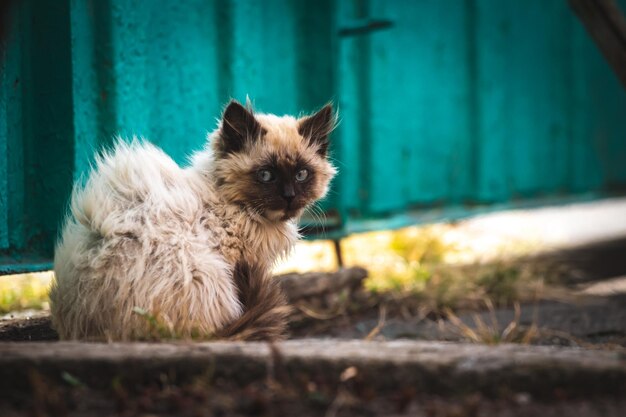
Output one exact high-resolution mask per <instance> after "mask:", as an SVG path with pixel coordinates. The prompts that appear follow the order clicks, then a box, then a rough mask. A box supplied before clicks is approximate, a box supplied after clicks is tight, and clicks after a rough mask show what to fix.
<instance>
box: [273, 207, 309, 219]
mask: <svg viewBox="0 0 626 417" xmlns="http://www.w3.org/2000/svg"><path fill="white" fill-rule="evenodd" d="M303 210H304V209H303V208H285V209H280V210H267V211H266V212H265V217H267V218H268V219H269V220H271V221H275V222H278V221H280V222H285V221H287V220H291V219H295V218H297V217H300V216H301V215H302V211H303Z"/></svg>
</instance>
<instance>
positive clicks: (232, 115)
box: [220, 100, 263, 153]
mask: <svg viewBox="0 0 626 417" xmlns="http://www.w3.org/2000/svg"><path fill="white" fill-rule="evenodd" d="M262 132H263V128H262V127H261V125H260V124H259V122H258V121H257V120H256V118H255V117H254V114H252V110H251V109H247V108H245V107H244V106H242V105H241V104H240V103H239V102H238V101H236V100H231V102H230V103H228V106H226V110H224V115H223V116H222V129H221V135H220V136H221V143H220V148H221V150H222V151H223V152H224V153H233V152H239V151H241V150H242V149H243V148H244V146H245V144H246V142H247V141H255V140H257V139H258V137H259V136H260V135H261V134H262Z"/></svg>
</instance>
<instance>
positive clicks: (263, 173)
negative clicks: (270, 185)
mask: <svg viewBox="0 0 626 417" xmlns="http://www.w3.org/2000/svg"><path fill="white" fill-rule="evenodd" d="M256 177H257V179H258V180H259V181H261V182H272V181H274V173H273V172H272V171H270V170H269V169H260V170H258V171H257V173H256Z"/></svg>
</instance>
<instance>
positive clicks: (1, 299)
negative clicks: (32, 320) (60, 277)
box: [0, 271, 53, 315]
mask: <svg viewBox="0 0 626 417" xmlns="http://www.w3.org/2000/svg"><path fill="white" fill-rule="evenodd" d="M52 278H53V273H52V271H48V272H37V273H31V274H20V275H5V276H0V315H4V314H8V313H9V312H12V311H19V310H22V311H23V310H48V309H49V308H50V305H49V303H48V291H49V289H50V282H51V281H52Z"/></svg>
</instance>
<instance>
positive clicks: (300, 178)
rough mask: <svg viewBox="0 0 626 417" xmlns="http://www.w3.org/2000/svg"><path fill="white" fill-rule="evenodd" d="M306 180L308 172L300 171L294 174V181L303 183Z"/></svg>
mask: <svg viewBox="0 0 626 417" xmlns="http://www.w3.org/2000/svg"><path fill="white" fill-rule="evenodd" d="M307 178H309V171H307V170H306V169H301V170H300V171H298V173H297V174H296V181H298V182H302V181H305V180H306V179H307Z"/></svg>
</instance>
